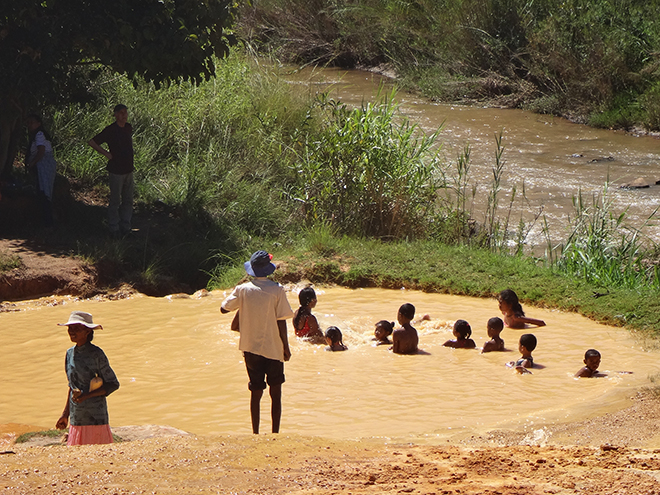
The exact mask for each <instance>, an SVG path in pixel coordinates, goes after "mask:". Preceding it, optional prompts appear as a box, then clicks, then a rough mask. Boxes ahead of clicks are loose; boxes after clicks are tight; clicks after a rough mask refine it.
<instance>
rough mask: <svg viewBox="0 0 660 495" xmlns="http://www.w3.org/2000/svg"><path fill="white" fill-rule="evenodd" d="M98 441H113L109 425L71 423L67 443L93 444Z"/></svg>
mask: <svg viewBox="0 0 660 495" xmlns="http://www.w3.org/2000/svg"><path fill="white" fill-rule="evenodd" d="M100 443H113V442H112V431H110V425H88V426H73V425H71V426H70V427H69V439H68V440H67V442H66V444H67V445H69V446H71V445H94V444H100Z"/></svg>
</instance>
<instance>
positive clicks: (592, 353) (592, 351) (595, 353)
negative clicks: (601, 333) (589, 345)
mask: <svg viewBox="0 0 660 495" xmlns="http://www.w3.org/2000/svg"><path fill="white" fill-rule="evenodd" d="M590 357H600V352H598V351H597V350H596V349H589V350H587V352H585V353H584V359H589V358H590Z"/></svg>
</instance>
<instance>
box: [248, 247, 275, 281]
mask: <svg viewBox="0 0 660 495" xmlns="http://www.w3.org/2000/svg"><path fill="white" fill-rule="evenodd" d="M272 259H273V255H272V254H268V253H267V252H266V251H257V252H255V253H254V254H252V256H250V261H246V262H245V263H244V265H243V266H245V271H246V272H247V274H248V275H250V276H252V277H266V276H268V275H270V274H271V273H273V272H274V271H275V268H277V267H276V266H275V265H274V264H273V263H271V262H270V260H272Z"/></svg>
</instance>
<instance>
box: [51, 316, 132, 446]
mask: <svg viewBox="0 0 660 495" xmlns="http://www.w3.org/2000/svg"><path fill="white" fill-rule="evenodd" d="M58 325H59V326H66V327H68V332H69V338H70V339H71V342H73V343H75V344H76V345H75V346H73V347H71V348H70V349H69V350H67V351H66V364H65V371H66V376H67V379H68V380H69V391H68V392H67V397H66V406H65V407H64V411H63V412H62V416H60V419H58V420H57V424H56V425H55V426H56V427H57V428H58V429H60V430H64V429H65V428H66V427H67V423H69V424H70V427H69V437H68V440H67V445H89V444H100V443H112V432H111V431H110V422H109V420H108V405H107V402H106V399H105V398H106V396H108V395H110V394H111V393H112V392H114V391H115V390H117V389H118V388H119V381H118V380H117V376H116V375H115V372H114V371H112V368H111V367H110V363H109V362H108V358H107V357H106V355H105V353H104V352H103V351H102V350H101V349H100V348H99V347H97V346H95V345H94V344H92V339H93V338H94V330H95V329H97V328H103V327H102V326H101V325H98V324H95V323H94V322H93V321H92V315H91V314H89V313H85V312H83V311H74V312H73V313H71V315H70V316H69V321H67V322H66V323H58Z"/></svg>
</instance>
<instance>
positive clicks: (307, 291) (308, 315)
mask: <svg viewBox="0 0 660 495" xmlns="http://www.w3.org/2000/svg"><path fill="white" fill-rule="evenodd" d="M298 301H299V302H300V307H299V308H298V310H297V311H296V313H295V314H294V315H293V329H294V330H295V332H296V336H297V337H304V338H306V339H308V340H309V341H311V342H314V343H317V344H322V343H324V342H325V337H324V336H323V332H322V331H321V329H320V328H319V322H318V321H317V319H316V316H314V315H313V314H312V309H314V308H315V307H316V292H314V289H313V288H312V287H305V288H304V289H303V290H301V291H300V293H299V294H298Z"/></svg>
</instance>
